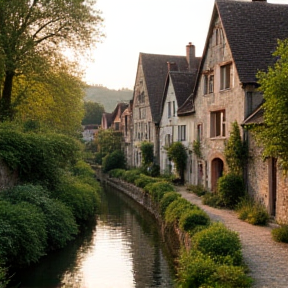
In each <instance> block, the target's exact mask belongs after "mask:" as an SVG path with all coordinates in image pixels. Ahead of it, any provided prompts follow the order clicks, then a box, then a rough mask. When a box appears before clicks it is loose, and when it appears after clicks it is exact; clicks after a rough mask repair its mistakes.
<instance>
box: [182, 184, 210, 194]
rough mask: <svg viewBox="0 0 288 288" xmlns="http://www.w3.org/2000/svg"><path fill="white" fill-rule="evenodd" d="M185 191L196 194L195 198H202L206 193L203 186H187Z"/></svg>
mask: <svg viewBox="0 0 288 288" xmlns="http://www.w3.org/2000/svg"><path fill="white" fill-rule="evenodd" d="M187 190H188V191H191V192H192V193H194V194H196V195H197V196H199V197H200V196H203V195H205V194H206V193H207V191H206V190H205V188H204V186H203V185H192V184H189V185H188V186H187Z"/></svg>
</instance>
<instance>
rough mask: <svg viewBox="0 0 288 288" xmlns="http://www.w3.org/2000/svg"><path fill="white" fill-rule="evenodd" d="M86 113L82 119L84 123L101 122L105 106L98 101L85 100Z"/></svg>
mask: <svg viewBox="0 0 288 288" xmlns="http://www.w3.org/2000/svg"><path fill="white" fill-rule="evenodd" d="M84 110H85V115H84V119H83V120H82V124H83V125H87V124H101V119H102V113H103V112H104V106H103V105H102V104H99V103H96V102H84Z"/></svg>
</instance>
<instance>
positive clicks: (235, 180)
mask: <svg viewBox="0 0 288 288" xmlns="http://www.w3.org/2000/svg"><path fill="white" fill-rule="evenodd" d="M217 193H218V194H219V196H220V198H221V202H222V203H223V205H224V206H225V207H229V208H233V207H235V206H236V204H237V203H238V202H239V201H240V198H241V197H243V196H244V195H245V187H244V182H243V179H242V177H241V176H239V175H237V174H232V173H229V174H226V175H224V176H222V177H220V178H219V179H218V182H217Z"/></svg>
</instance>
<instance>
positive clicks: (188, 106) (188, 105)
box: [177, 94, 195, 116]
mask: <svg viewBox="0 0 288 288" xmlns="http://www.w3.org/2000/svg"><path fill="white" fill-rule="evenodd" d="M193 112H195V110H194V101H193V94H191V95H190V96H189V97H188V98H187V99H186V101H185V102H184V103H183V105H182V106H180V107H179V108H178V111H177V115H178V116H185V115H189V114H191V113H193Z"/></svg>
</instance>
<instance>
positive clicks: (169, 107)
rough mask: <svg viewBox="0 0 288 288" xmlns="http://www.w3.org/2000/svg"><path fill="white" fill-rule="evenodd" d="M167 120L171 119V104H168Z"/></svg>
mask: <svg viewBox="0 0 288 288" xmlns="http://www.w3.org/2000/svg"><path fill="white" fill-rule="evenodd" d="M168 118H171V102H168Z"/></svg>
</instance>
